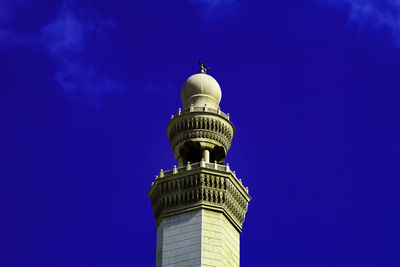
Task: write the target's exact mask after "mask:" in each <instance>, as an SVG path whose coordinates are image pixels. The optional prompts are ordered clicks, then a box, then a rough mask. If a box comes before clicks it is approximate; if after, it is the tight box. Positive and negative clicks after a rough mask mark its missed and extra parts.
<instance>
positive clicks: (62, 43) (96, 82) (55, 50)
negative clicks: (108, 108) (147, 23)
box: [41, 2, 123, 104]
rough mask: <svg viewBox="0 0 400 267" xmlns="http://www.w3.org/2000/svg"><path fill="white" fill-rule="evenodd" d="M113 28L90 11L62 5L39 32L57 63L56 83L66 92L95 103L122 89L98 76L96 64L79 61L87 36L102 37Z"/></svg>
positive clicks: (118, 84) (109, 79)
mask: <svg viewBox="0 0 400 267" xmlns="http://www.w3.org/2000/svg"><path fill="white" fill-rule="evenodd" d="M113 25H114V23H113V22H112V21H110V20H104V19H102V18H100V17H99V15H98V14H97V13H96V12H94V11H93V10H81V9H78V8H76V7H74V6H73V5H72V4H71V3H70V2H65V3H64V5H63V6H62V7H61V8H60V10H59V13H58V15H57V17H56V18H55V19H54V20H53V21H52V22H50V23H49V24H48V25H46V26H45V27H44V28H43V29H42V33H41V37H42V40H43V44H44V46H45V48H46V49H47V51H48V53H49V54H50V56H51V57H52V58H53V60H54V61H56V62H57V63H58V69H57V72H56V74H55V80H56V81H57V82H58V84H59V85H60V86H61V87H62V88H63V89H64V90H65V91H66V92H70V93H72V94H73V95H78V96H79V95H81V94H84V95H86V96H88V97H89V100H90V101H91V102H92V103H93V104H96V103H97V100H98V98H99V97H100V96H102V95H103V94H104V93H105V92H109V91H121V90H123V86H122V84H121V83H120V82H117V81H115V80H113V79H111V78H109V77H107V76H106V75H105V74H101V73H99V69H98V67H97V66H96V65H95V64H90V63H85V62H83V60H82V59H81V56H82V55H83V53H85V51H87V50H88V49H89V48H88V44H87V41H88V39H87V36H90V35H103V34H104V31H105V30H107V29H109V28H110V27H112V26H113Z"/></svg>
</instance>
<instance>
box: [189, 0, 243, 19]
mask: <svg viewBox="0 0 400 267" xmlns="http://www.w3.org/2000/svg"><path fill="white" fill-rule="evenodd" d="M188 1H189V2H190V3H191V4H193V5H197V6H199V7H200V9H199V11H200V15H201V18H202V19H203V20H204V21H205V22H213V21H215V20H216V19H217V18H218V17H220V16H223V15H231V14H234V13H235V12H237V10H238V7H239V0H188Z"/></svg>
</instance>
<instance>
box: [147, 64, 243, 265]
mask: <svg viewBox="0 0 400 267" xmlns="http://www.w3.org/2000/svg"><path fill="white" fill-rule="evenodd" d="M221 96H222V94H221V89H220V87H219V85H218V83H217V81H215V79H214V78H212V77H211V76H209V75H208V74H206V73H205V69H204V66H202V68H201V71H200V73H198V74H195V75H192V76H191V77H189V78H188V79H187V81H186V82H185V83H184V85H183V86H182V91H181V98H182V103H183V109H179V111H178V113H177V114H176V115H174V116H172V118H171V121H170V122H169V124H168V127H167V135H168V138H169V140H170V145H171V148H172V150H173V152H174V157H175V159H176V160H177V161H178V166H174V167H173V168H172V170H169V171H163V170H161V171H160V173H159V175H158V176H156V180H155V181H154V182H153V183H152V186H151V188H150V191H149V197H150V199H151V206H152V208H153V212H154V217H155V219H156V227H157V253H156V266H157V267H166V266H239V264H240V234H241V231H242V225H243V222H244V218H245V215H246V212H247V207H248V203H249V201H250V199H251V198H250V196H249V194H248V188H247V187H244V186H243V185H242V181H241V180H239V179H238V178H237V177H236V174H235V172H233V171H232V170H231V169H230V167H229V165H228V164H225V157H226V154H227V152H228V150H229V147H230V145H231V141H232V138H233V136H234V131H235V130H234V127H233V124H232V123H231V121H230V118H229V114H225V113H223V112H222V111H221V110H220V108H219V103H220V100H221Z"/></svg>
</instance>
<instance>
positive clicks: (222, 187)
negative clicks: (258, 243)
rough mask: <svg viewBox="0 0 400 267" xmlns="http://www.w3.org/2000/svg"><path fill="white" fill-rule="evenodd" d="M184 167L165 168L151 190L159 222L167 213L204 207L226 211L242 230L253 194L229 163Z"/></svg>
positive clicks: (158, 222) (153, 205)
mask: <svg viewBox="0 0 400 267" xmlns="http://www.w3.org/2000/svg"><path fill="white" fill-rule="evenodd" d="M215 167H217V168H215ZM218 167H220V168H218ZM223 167H224V168H225V170H224V171H223V170H221V169H222V168H223ZM180 169H181V170H179V169H176V168H174V169H173V170H172V173H171V172H170V171H167V172H165V173H164V172H163V173H162V175H163V177H157V179H156V181H155V182H154V183H153V184H152V187H151V189H150V191H149V193H148V195H149V197H150V199H151V205H152V208H153V213H154V217H155V219H156V225H157V226H158V225H159V224H160V223H161V221H162V220H163V219H164V218H165V217H167V216H171V215H175V214H177V213H182V212H187V211H189V210H193V209H200V208H204V209H211V210H215V211H219V212H222V213H223V214H224V215H225V216H226V217H227V218H228V220H229V221H230V222H231V223H232V224H233V225H234V226H235V227H236V229H237V230H238V231H239V232H241V228H242V225H243V222H244V219H245V215H246V212H247V207H248V203H249V201H250V199H251V197H250V196H249V194H248V189H247V188H245V187H244V186H243V185H242V184H241V181H240V180H238V179H237V178H236V175H235V173H234V172H231V171H230V170H229V166H228V167H227V168H226V167H225V166H223V165H218V164H210V166H202V167H200V166H198V167H196V166H193V168H192V167H189V168H188V167H186V168H180ZM164 174H165V176H164Z"/></svg>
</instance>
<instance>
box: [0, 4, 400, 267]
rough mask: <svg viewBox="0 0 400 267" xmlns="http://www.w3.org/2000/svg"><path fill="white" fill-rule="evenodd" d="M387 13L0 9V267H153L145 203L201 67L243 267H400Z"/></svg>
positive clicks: (396, 34) (396, 136)
mask: <svg viewBox="0 0 400 267" xmlns="http://www.w3.org/2000/svg"><path fill="white" fill-rule="evenodd" d="M396 2H397V1H395V0H376V1H373V0H302V1H299V0H263V1H241V0H215V1H212V0H175V1H153V0H148V1H94V0H93V1H27V0H18V1H15V0H0V266H1V267H30V266H40V267H50V266H51V267H54V266H57V267H62V266H66V267H67V266H68V267H69V266H84V267H86V266H96V267H100V266H121V267H122V266H154V265H155V245H156V229H155V222H154V218H153V215H152V209H151V206H150V200H149V199H148V197H147V192H148V190H149V188H150V185H151V182H152V181H153V180H154V178H155V175H156V174H157V173H158V172H159V169H161V168H163V169H171V168H172V166H173V165H174V164H175V161H174V159H173V154H172V151H171V149H170V147H169V143H168V139H167V136H166V126H167V124H168V122H169V120H170V116H171V114H174V113H176V112H177V110H178V108H179V107H181V103H180V88H181V86H182V84H183V82H184V81H185V79H186V78H187V77H188V76H190V75H191V74H194V73H195V72H196V71H197V70H198V66H197V65H196V64H197V60H198V58H199V57H200V56H203V57H205V58H206V60H207V62H208V64H209V66H210V67H211V71H210V74H211V75H212V76H213V77H215V78H216V79H217V81H218V82H219V83H220V85H221V88H222V94H223V97H222V102H221V108H222V110H223V111H224V112H228V113H230V114H231V120H232V122H233V123H234V125H235V126H236V136H235V138H234V140H233V143H232V147H231V150H230V151H229V153H228V158H227V162H229V163H230V166H231V168H232V169H233V170H236V172H237V175H238V177H239V178H241V179H242V180H243V183H244V185H245V186H248V187H249V190H250V194H251V196H252V197H253V200H252V201H251V203H250V206H249V211H248V213H247V217H246V221H245V224H244V228H243V234H242V236H241V263H242V265H241V266H243V267H246V266H249V267H253V266H273V267H275V266H276V267H281V266H282V267H283V266H290V267H293V266H307V267H310V266H312V267H321V266H323V267H325V266H332V267H333V266H360V267H367V266H379V267H381V266H400V253H399V251H400V229H399V225H400V181H399V178H400V165H399V161H400V125H399V117H400V105H399V102H400V92H399V89H400V87H399V77H400V74H399V69H400V19H399V16H400V7H399V4H396Z"/></svg>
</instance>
